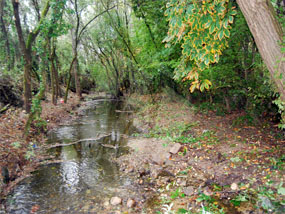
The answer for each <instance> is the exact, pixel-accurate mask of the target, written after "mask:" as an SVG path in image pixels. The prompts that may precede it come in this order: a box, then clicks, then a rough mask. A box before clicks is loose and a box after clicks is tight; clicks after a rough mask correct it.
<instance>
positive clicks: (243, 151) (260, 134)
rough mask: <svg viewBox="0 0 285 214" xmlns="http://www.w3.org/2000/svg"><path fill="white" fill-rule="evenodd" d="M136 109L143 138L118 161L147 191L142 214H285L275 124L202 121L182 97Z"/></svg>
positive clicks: (143, 102) (209, 117) (139, 100)
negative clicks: (253, 124) (249, 124)
mask: <svg viewBox="0 0 285 214" xmlns="http://www.w3.org/2000/svg"><path fill="white" fill-rule="evenodd" d="M128 102H129V103H131V104H132V105H133V106H135V108H136V109H137V113H136V114H135V115H134V124H135V126H136V127H137V128H138V129H139V130H140V134H137V135H136V137H135V138H132V139H129V142H128V145H129V146H130V147H131V148H132V151H133V152H131V153H130V154H128V155H125V156H122V157H120V158H119V159H118V162H119V164H120V167H121V170H122V171H124V172H125V173H127V174H132V175H133V176H135V177H136V183H137V184H138V185H140V186H141V187H142V188H144V190H145V191H144V193H143V194H144V198H145V200H143V201H142V207H143V208H142V213H201V212H203V213H231V214H234V213H244V214H246V213H284V212H285V209H284V205H285V203H284V195H285V192H284V190H285V189H284V185H283V182H284V158H285V156H284V154H285V153H284V136H283V133H282V132H280V130H278V129H276V128H274V127H273V124H271V123H269V122H265V121H263V122H260V125H258V126H256V127H254V126H247V125H243V126H242V125H240V126H234V125H233V124H235V123H234V122H235V121H237V120H240V118H241V116H242V115H243V113H242V112H236V113H233V114H231V115H224V116H217V115H216V114H215V112H209V113H208V114H201V113H198V112H197V111H195V109H194V108H193V106H191V105H189V103H188V102H186V101H185V100H183V99H181V98H179V97H177V96H176V95H172V96H169V94H158V95H155V96H152V97H150V96H136V95H132V96H131V97H130V98H129V99H128ZM131 213H132V212H131ZM134 213H135V212H134Z"/></svg>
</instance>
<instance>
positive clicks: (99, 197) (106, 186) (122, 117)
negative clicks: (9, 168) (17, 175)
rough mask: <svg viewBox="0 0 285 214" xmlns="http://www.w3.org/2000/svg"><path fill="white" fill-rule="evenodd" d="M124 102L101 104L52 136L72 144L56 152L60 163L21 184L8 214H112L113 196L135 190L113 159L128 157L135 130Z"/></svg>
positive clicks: (10, 201)
mask: <svg viewBox="0 0 285 214" xmlns="http://www.w3.org/2000/svg"><path fill="white" fill-rule="evenodd" d="M122 105H123V103H122V102H117V101H110V100H96V101H90V102H89V103H88V106H89V107H88V108H86V109H85V110H84V111H83V113H82V116H81V117H80V118H79V119H77V120H76V121H73V122H72V124H70V125H64V126H60V127H59V128H58V129H57V130H55V131H53V132H52V133H51V134H50V135H49V140H48V141H49V143H51V144H55V143H63V144H70V143H72V142H77V143H74V144H72V145H66V146H60V147H56V148H54V149H51V151H50V152H51V153H52V154H54V155H55V156H56V157H57V158H58V159H60V160H61V162H60V163H53V164H47V165H44V166H42V167H41V168H40V169H39V170H37V171H36V172H34V173H33V175H32V176H31V177H29V178H27V179H25V180H23V182H21V183H20V184H19V185H18V186H17V187H16V188H15V190H14V191H13V193H12V194H11V195H10V196H9V197H8V199H7V204H6V207H7V212H8V213H15V214H19V213H33V212H35V211H36V213H70V214H72V213H109V211H106V210H104V209H105V206H104V203H105V205H106V201H109V199H110V197H113V196H120V197H122V196H123V195H125V196H126V197H127V196H128V194H130V192H131V191H133V190H132V189H131V186H132V185H131V183H132V181H131V179H130V178H128V177H126V176H123V175H121V174H120V171H119V169H118V166H117V165H116V164H115V163H114V162H112V160H113V159H114V158H116V157H118V156H120V155H122V154H125V153H127V152H128V149H127V147H126V146H125V145H126V143H127V142H126V141H127V140H126V138H125V136H126V135H129V134H131V132H132V131H133V128H132V122H131V120H130V117H129V113H127V112H122V111H118V110H119V109H121V108H122Z"/></svg>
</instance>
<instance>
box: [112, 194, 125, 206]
mask: <svg viewBox="0 0 285 214" xmlns="http://www.w3.org/2000/svg"><path fill="white" fill-rule="evenodd" d="M121 203H122V199H121V198H119V197H117V196H115V197H112V198H111V200H110V204H111V205H113V206H117V205H119V204H121Z"/></svg>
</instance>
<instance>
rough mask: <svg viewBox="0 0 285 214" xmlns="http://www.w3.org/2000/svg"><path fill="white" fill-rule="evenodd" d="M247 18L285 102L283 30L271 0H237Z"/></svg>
mask: <svg viewBox="0 0 285 214" xmlns="http://www.w3.org/2000/svg"><path fill="white" fill-rule="evenodd" d="M237 2H238V4H239V7H240V8H241V11H242V13H243V15H244V17H245V18H246V21H247V24H248V26H249V29H250V31H251V33H252V35H253V37H254V40H255V43H256V45H257V48H258V50H259V53H260V54H261V57H262V59H263V60H264V62H265V64H266V65H267V68H268V70H269V72H270V76H271V78H272V80H273V81H274V82H275V84H276V87H277V90H278V92H279V93H280V97H281V99H282V100H283V101H285V90H284V84H285V62H284V61H283V62H282V57H284V54H282V52H281V46H280V42H281V41H282V37H283V36H284V35H283V32H282V28H281V26H280V25H279V23H278V21H277V20H276V13H275V11H274V8H273V6H272V4H271V2H270V0H251V1H249V0H237Z"/></svg>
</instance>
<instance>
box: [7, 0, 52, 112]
mask: <svg viewBox="0 0 285 214" xmlns="http://www.w3.org/2000/svg"><path fill="white" fill-rule="evenodd" d="M11 2H12V5H13V11H14V17H15V25H16V29H17V34H18V38H19V42H20V46H21V50H22V54H23V55H24V61H25V65H24V83H23V85H24V108H25V110H26V111H27V112H28V113H29V112H30V111H31V101H32V91H31V72H32V45H33V43H34V41H35V39H36V37H37V36H38V34H39V32H40V30H41V28H40V26H41V23H42V22H43V21H44V18H45V16H46V15H47V13H48V10H49V0H48V1H47V2H46V5H45V7H44V9H43V12H42V18H41V20H40V22H39V23H38V25H37V27H36V28H35V29H34V31H31V32H30V33H29V34H28V38H27V41H25V39H24V36H23V31H22V26H21V21H20V15H19V1H18V0H11Z"/></svg>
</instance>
